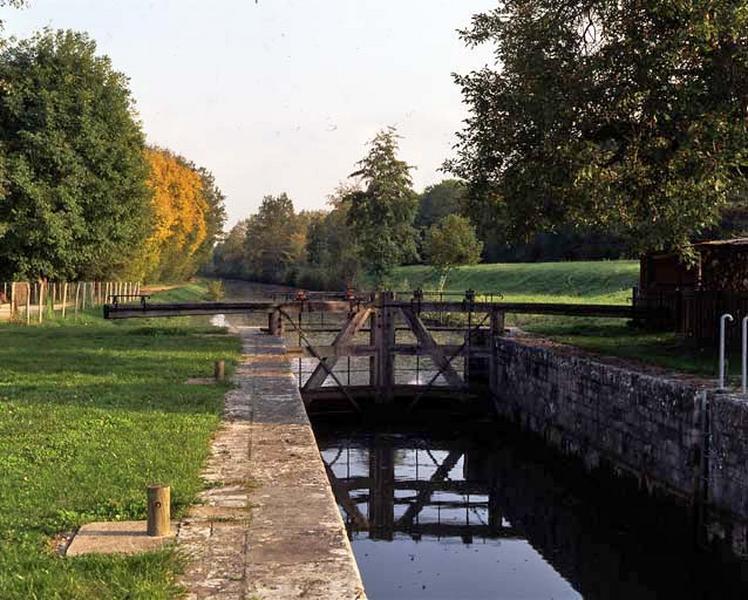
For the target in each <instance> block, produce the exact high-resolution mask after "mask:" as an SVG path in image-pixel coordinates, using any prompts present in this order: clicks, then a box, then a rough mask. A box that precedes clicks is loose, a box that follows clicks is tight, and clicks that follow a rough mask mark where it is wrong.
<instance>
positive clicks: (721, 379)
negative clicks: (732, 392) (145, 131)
mask: <svg viewBox="0 0 748 600" xmlns="http://www.w3.org/2000/svg"><path fill="white" fill-rule="evenodd" d="M734 320H735V319H733V318H732V315H730V314H727V313H725V314H724V315H722V316H721V317H720V319H719V389H721V390H724V389H725V329H726V327H727V321H730V322H732V321H734Z"/></svg>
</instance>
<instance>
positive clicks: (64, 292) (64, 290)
mask: <svg viewBox="0 0 748 600" xmlns="http://www.w3.org/2000/svg"><path fill="white" fill-rule="evenodd" d="M67 302H68V282H67V281H65V282H64V283H63V284H62V318H63V319H64V318H65V305H66V304H67Z"/></svg>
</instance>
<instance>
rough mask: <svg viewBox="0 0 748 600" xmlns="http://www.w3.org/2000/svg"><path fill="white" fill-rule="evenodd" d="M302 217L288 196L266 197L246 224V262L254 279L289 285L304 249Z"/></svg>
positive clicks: (303, 221) (304, 234)
mask: <svg viewBox="0 0 748 600" xmlns="http://www.w3.org/2000/svg"><path fill="white" fill-rule="evenodd" d="M305 225H306V223H305V217H304V216H302V215H297V214H296V212H295V211H294V207H293V202H291V199H290V198H289V197H288V195H286V194H285V193H284V194H280V195H279V196H265V197H264V198H263V199H262V204H260V208H259V209H258V211H257V214H255V215H252V216H251V217H250V218H249V219H248V221H247V235H246V240H245V252H246V260H247V266H248V268H249V271H250V273H251V275H252V276H253V277H256V278H258V279H260V280H261V281H269V282H273V283H282V282H287V281H288V282H290V277H291V276H292V274H293V273H292V271H293V267H294V265H296V264H297V262H298V261H299V259H300V258H301V257H302V256H303V254H304V248H305V246H306V227H305Z"/></svg>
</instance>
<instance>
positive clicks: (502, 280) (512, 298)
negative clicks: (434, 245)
mask: <svg viewBox="0 0 748 600" xmlns="http://www.w3.org/2000/svg"><path fill="white" fill-rule="evenodd" d="M638 279H639V263H638V261H632V260H611V261H579V262H553V263H500V264H481V265H474V266H469V267H461V268H459V269H455V270H454V271H453V272H452V273H451V274H450V276H449V278H448V280H447V285H446V291H450V292H457V293H463V292H464V291H465V290H467V289H474V290H476V291H477V292H479V293H482V294H490V293H500V294H501V295H502V296H503V298H502V299H503V300H504V301H507V302H562V303H580V304H585V303H586V304H630V303H631V296H632V288H633V287H634V286H635V285H637V283H638ZM437 283H438V277H437V275H436V274H435V273H434V271H433V270H432V269H431V268H430V267H428V266H408V267H401V268H399V269H397V270H396V271H395V274H394V278H393V287H394V288H395V289H398V290H409V289H414V288H416V287H420V288H423V289H424V290H434V289H435V288H436V286H437ZM496 299H499V298H498V297H497V298H496ZM507 325H509V326H515V327H519V328H521V329H523V330H524V331H528V332H530V333H533V334H537V335H541V336H544V337H548V338H550V339H553V340H556V341H559V342H563V343H567V344H571V345H574V346H577V347H580V348H583V349H585V350H588V351H590V352H593V353H596V354H600V355H608V356H615V357H620V358H625V359H631V360H636V361H640V362H643V363H646V364H650V365H656V366H659V367H663V368H666V369H671V370H675V371H680V372H684V373H690V374H694V375H699V376H705V377H713V376H715V375H716V371H717V367H716V364H717V359H716V356H715V352H714V350H713V349H711V348H708V349H699V348H693V347H689V346H686V345H684V344H683V343H682V341H681V340H680V339H678V337H677V336H676V335H675V334H673V333H662V332H657V333H652V332H647V331H641V330H638V329H634V328H632V327H630V326H629V325H628V324H627V323H626V322H625V321H622V320H620V319H591V318H580V317H556V316H538V315H515V314H511V315H507ZM732 362H733V364H732V365H730V371H731V373H733V374H735V373H737V370H738V364H737V362H738V361H732Z"/></svg>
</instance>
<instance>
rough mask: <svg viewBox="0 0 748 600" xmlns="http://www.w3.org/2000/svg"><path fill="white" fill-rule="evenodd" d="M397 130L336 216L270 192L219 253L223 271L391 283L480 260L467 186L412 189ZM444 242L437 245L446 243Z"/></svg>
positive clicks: (371, 158)
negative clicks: (420, 269) (417, 266)
mask: <svg viewBox="0 0 748 600" xmlns="http://www.w3.org/2000/svg"><path fill="white" fill-rule="evenodd" d="M411 168H412V167H410V166H409V165H408V164H407V163H405V162H404V161H402V160H400V159H399V158H398V136H397V133H396V132H395V130H394V129H391V128H390V129H386V130H383V131H381V132H379V133H378V134H377V135H376V136H375V138H374V139H373V140H372V141H371V143H370V145H369V151H368V153H367V154H366V156H365V157H364V158H363V159H362V160H361V161H359V162H358V164H357V166H356V170H355V171H354V172H353V174H352V175H351V176H350V178H349V181H348V182H347V183H345V184H343V185H341V186H340V187H338V189H337V190H335V191H334V192H333V193H332V194H331V195H330V196H329V198H328V206H329V210H327V211H301V212H296V211H295V210H294V206H293V203H292V202H291V200H290V198H289V197H288V196H287V195H286V194H281V195H280V196H266V197H265V198H264V199H263V201H262V204H261V205H260V208H259V210H258V211H257V213H255V214H254V215H252V216H250V217H249V218H247V219H245V220H243V221H240V222H239V223H238V224H237V225H236V226H234V227H233V229H232V230H231V231H230V232H229V233H228V235H227V236H226V238H225V240H224V241H223V242H222V243H220V244H219V245H218V246H217V247H216V251H215V255H214V264H213V268H214V272H215V273H216V274H218V275H222V276H228V277H242V278H247V279H253V280H260V281H265V282H271V283H286V284H293V285H299V286H301V287H305V288H316V289H343V288H345V287H347V286H356V285H362V284H366V285H372V286H379V287H381V286H384V285H387V283H388V282H389V280H390V277H391V275H392V271H393V269H394V268H395V267H397V266H398V265H401V264H408V263H416V262H421V261H422V260H427V261H429V260H432V259H434V260H435V262H436V263H438V265H439V266H438V267H435V268H438V270H439V272H440V273H444V274H445V275H446V274H447V273H448V272H449V270H450V269H451V268H453V267H454V266H456V265H458V264H468V263H472V262H477V261H478V260H479V259H480V248H481V243H480V242H479V241H478V240H477V238H476V233H475V229H474V227H473V226H472V224H471V223H470V222H469V221H468V219H467V218H465V217H464V216H461V215H460V212H461V210H462V200H463V191H464V190H463V185H462V184H461V183H459V182H457V181H452V180H447V181H444V182H442V183H440V184H438V185H435V186H432V187H430V188H428V189H426V190H425V191H424V192H423V193H422V194H417V193H416V192H414V191H413V187H412V180H411V177H410V170H411ZM437 240H438V241H437Z"/></svg>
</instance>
